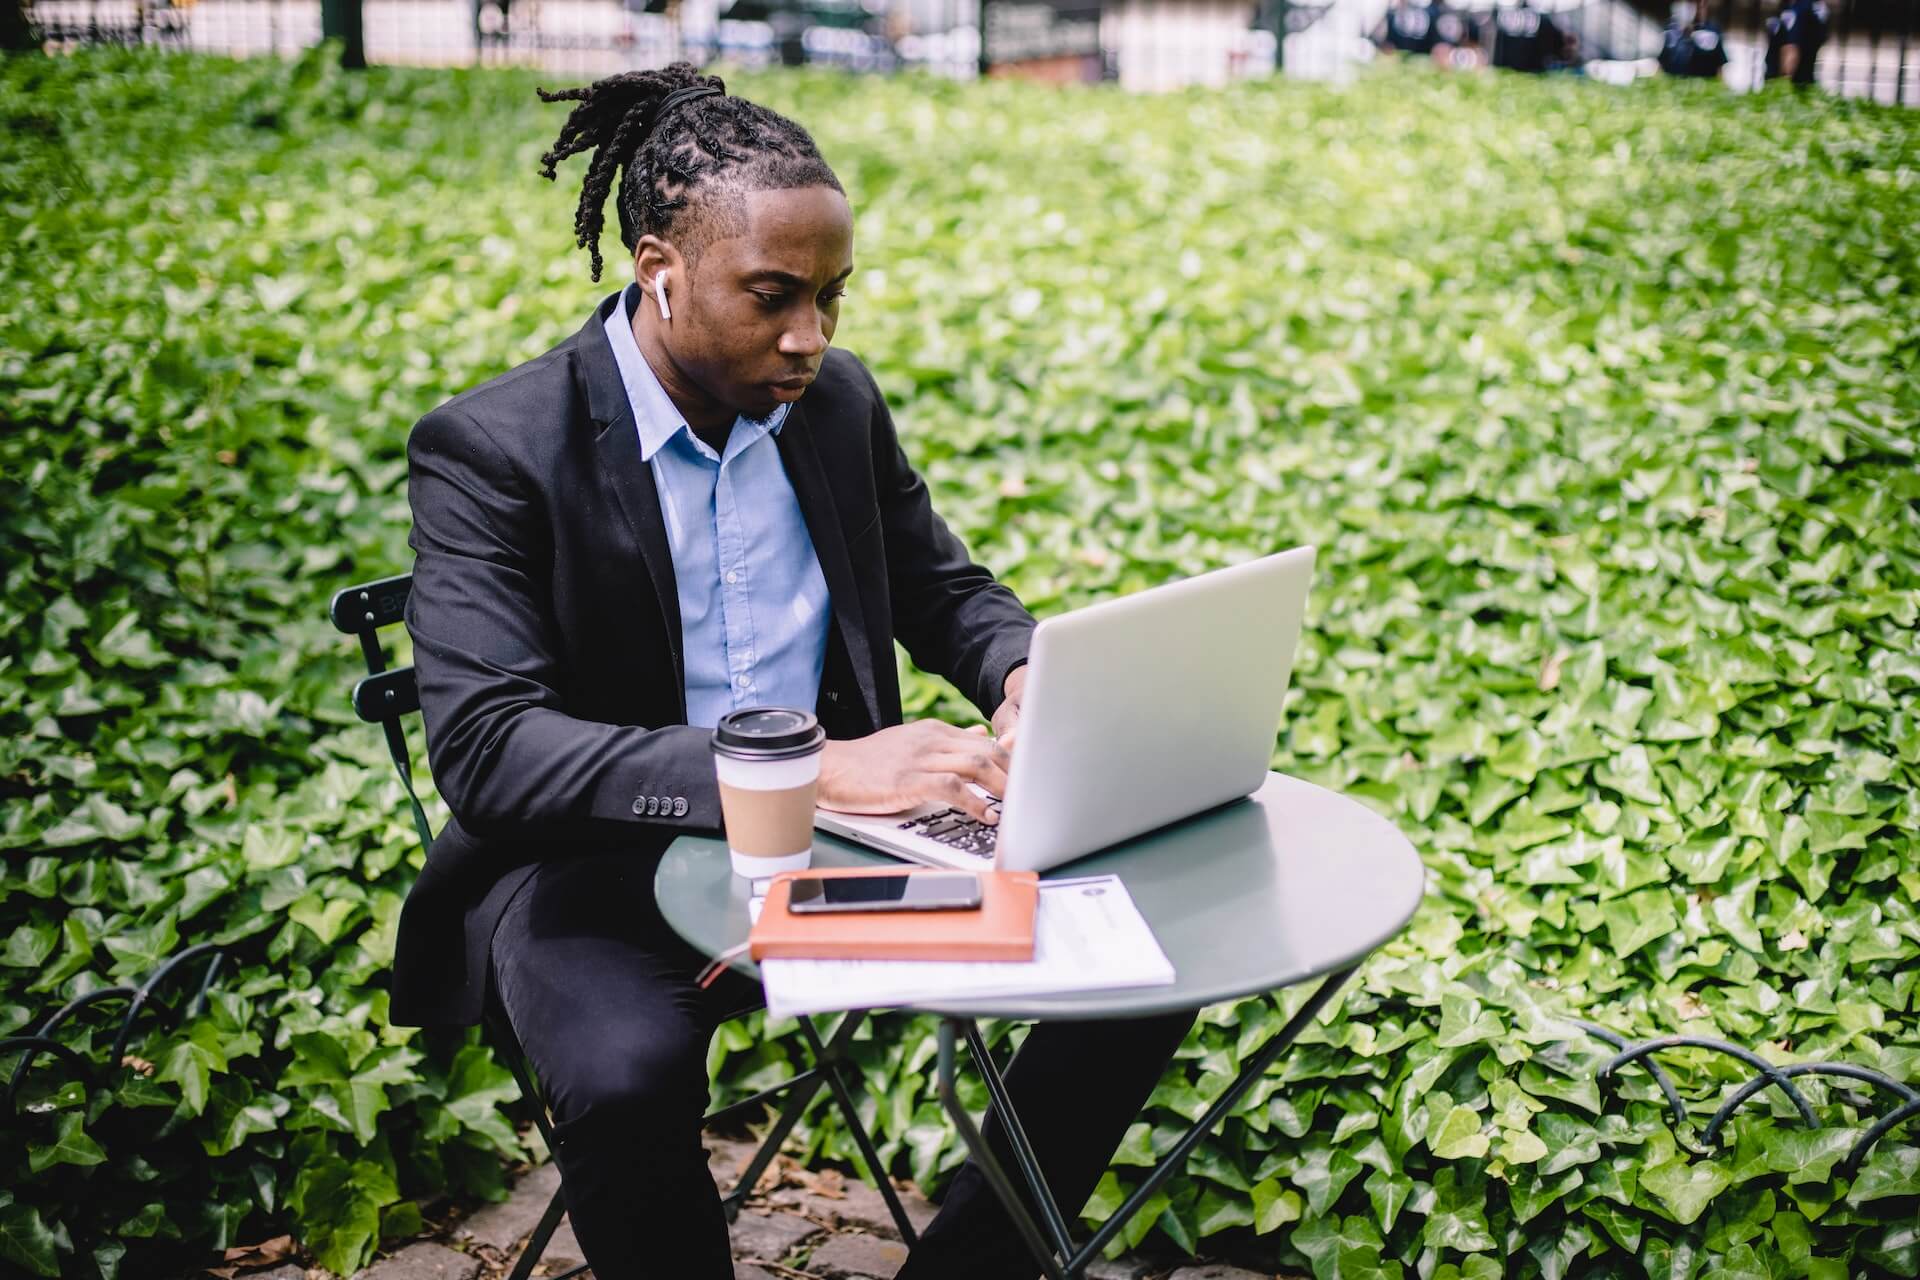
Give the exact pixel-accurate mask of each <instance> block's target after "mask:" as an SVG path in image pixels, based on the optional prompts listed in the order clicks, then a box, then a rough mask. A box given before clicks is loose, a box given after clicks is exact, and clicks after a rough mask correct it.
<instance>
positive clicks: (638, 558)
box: [390, 293, 1034, 1025]
mask: <svg viewBox="0 0 1920 1280" xmlns="http://www.w3.org/2000/svg"><path fill="white" fill-rule="evenodd" d="M619 304H620V295H619V294H617V293H616V294H612V295H610V296H609V297H607V298H606V299H604V300H603V301H602V302H601V304H600V305H599V307H598V308H596V309H595V311H594V314H593V316H592V317H591V318H590V319H589V320H588V321H587V323H586V324H585V325H583V326H582V327H581V329H580V331H579V332H577V333H575V334H574V335H573V336H572V337H571V338H568V339H567V340H566V341H565V342H562V343H561V344H560V345H559V346H557V347H555V348H553V350H551V351H549V352H547V353H546V354H545V355H542V356H540V357H538V358H537V359H534V360H531V361H529V362H528V363H526V364H523V365H521V366H519V367H518V368H515V369H513V370H510V371H509V372H507V373H505V374H502V375H501V376H500V377H498V378H495V379H493V380H492V381H490V382H487V383H484V384H482V385H481V386H478V387H475V388H473V389H472V390H470V391H467V392H464V393H462V394H460V395H458V396H455V397H454V398H453V399H452V400H449V401H448V402H447V403H446V404H443V405H441V406H440V407H439V408H437V409H435V410H433V411H432V412H431V413H429V414H428V415H427V416H426V417H424V418H422V419H421V420H420V422H419V423H418V424H417V425H416V426H415V427H414V429H413V434H412V436H411V437H410V438H409V440H408V445H407V457H408V463H409V468H410V470H409V480H408V498H409V501H410V502H411V504H412V507H413V535H412V545H413V549H414V552H415V556H416V559H415V562H414V580H413V593H412V596H411V598H410V599H409V601H408V603H407V628H408V630H409V631H410V632H411V633H412V635H413V641H414V663H415V666H416V668H417V670H418V674H419V682H420V700H421V710H422V712H423V714H424V717H425V720H426V730H427V753H428V758H429V759H430V760H431V762H432V765H433V776H434V781H435V783H436V785H437V786H438V788H439V790H440V795H441V797H442V798H443V799H444V800H445V801H446V802H447V806H448V808H449V809H451V810H452V813H453V820H452V821H451V822H450V823H448V824H447V827H446V829H445V830H444V831H442V832H441V833H440V836H439V838H438V839H436V840H435V841H434V843H433V848H432V850H431V851H430V852H429V853H428V855H427V860H426V865H425V867H424V868H423V869H422V870H421V873H420V876H419V878H418V879H417V880H416V882H415V884H414V886H413V889H412V891H411V893H409V894H408V897H407V902H406V907H405V909H404V910H403V911H402V913H401V917H400V930H399V938H398V948H397V952H396V954H395V958H394V979H393V994H392V1004H391V1009H390V1013H391V1016H392V1019H393V1021H394V1022H396V1023H399V1024H402V1025H433V1024H461V1023H470V1022H474V1021H477V1020H478V1019H479V1016H480V1012H481V1008H482V1001H483V999H484V997H485V994H486V983H487V979H488V971H489V970H488V948H489V946H490V943H491V940H492V936H493V929H494V925H495V924H496V922H497V921H498V919H499V916H500V913H501V911H502V910H503V909H504V908H505V906H506V903H507V901H508V900H509V899H510V898H511V897H512V895H513V892H514V890H516V889H517V888H519V886H520V884H521V883H522V882H523V881H524V880H525V879H526V877H527V876H528V875H529V874H530V873H531V871H532V868H533V867H534V865H535V864H537V863H538V862H540V861H541V860H543V859H547V858H555V857H564V856H569V855H573V854H579V853H587V852H593V853H604V852H608V851H616V850H617V851H621V852H623V853H626V854H629V855H631V856H632V857H633V858H635V859H643V860H645V861H646V863H647V865H648V866H649V867H650V866H651V865H652V863H653V861H654V860H656V859H657V858H658V856H659V855H660V854H661V853H662V852H663V851H664V850H665V849H666V847H667V845H668V844H669V843H670V842H671V841H672V840H673V838H674V837H675V836H677V835H679V834H681V833H682V832H688V831H698V832H708V833H711V832H713V831H716V830H718V829H719V828H720V797H719V790H718V784H717V783H716V781H715V779H714V770H713V763H712V759H711V757H710V755H709V752H708V746H707V738H708V730H706V729H701V728H693V727H689V726H688V725H687V723H686V714H687V712H686V680H685V671H684V663H683V658H682V654H681V651H680V639H681V637H680V610H679V595H678V590H677V588H676V586H675V583H674V576H673V560H672V556H671V554H670V553H669V551H668V547H667V538H666V532H665V527H664V524H663V522H662V518H661V514H660V503H659V498H658V496H657V494H656V492H655V489H654V483H653V473H652V468H651V467H649V466H648V465H647V464H646V463H645V462H644V461H642V460H641V457H640V442H639V438H638V433H637V431H636V428H635V424H634V420H633V413H632V409H631V407H630V406H629V404H628V402H627V393H626V389H625V387H624V386H623V384H622V382H621V379H620V372H619V367H618V366H617V365H616V364H615V363H614V358H613V351H612V348H611V347H610V346H609V345H608V343H607V339H606V335H605V332H604V331H603V329H602V324H603V323H604V320H605V317H606V316H607V315H608V314H610V313H611V312H612V311H613V309H614V308H615V307H616V306H618V305H619ZM788 415H789V416H788V418H787V422H786V425H785V426H784V427H782V428H781V430H780V432H779V433H778V434H777V435H776V436H775V437H774V438H775V439H776V440H777V441H778V448H779V451H780V459H781V462H782V463H783V464H784V465H785V467H786V472H787V478H788V480H789V481H790V482H791V483H792V485H793V491H794V495H795V497H796V498H798V500H799V504H800V510H801V513H802V515H803V516H804V518H805V520H806V525H807V531H808V533H809V534H810V535H811V537H812V540H813V546H814V551H815V554H816V555H817V556H818V557H819V560H820V569H821V572H822V574H823V575H824V576H825V578H826V582H827V589H828V594H829V596H830V599H831V606H832V614H833V625H832V627H831V629H830V632H829V637H828V644H827V653H826V663H825V669H824V672H823V674H822V677H821V685H820V698H819V704H818V713H819V716H820V720H821V723H822V724H823V725H824V726H825V727H826V730H827V732H828V734H829V735H831V736H833V737H837V738H850V737H859V736H861V735H864V734H868V733H871V732H873V731H874V730H876V729H878V728H881V727H883V726H886V725H890V724H897V723H899V721H900V719H901V711H900V688H899V681H898V677H897V674H896V670H895V665H894V658H893V642H894V640H895V639H896V638H898V639H899V640H900V641H902V642H903V643H904V644H905V645H906V648H907V651H908V652H909V653H910V654H911V655H912V656H913V660H914V661H915V662H916V663H917V664H918V665H919V666H920V667H922V668H923V669H925V670H928V671H932V672H936V673H938V674H940V675H943V676H946V677H947V678H948V679H950V680H952V681H953V682H954V684H955V685H956V686H958V688H959V689H960V690H961V692H963V693H964V694H966V695H967V696H968V697H969V698H971V699H972V700H973V702H974V704H975V705H976V706H978V707H979V708H980V709H981V710H982V711H983V712H986V713H987V714H991V713H992V712H993V710H994V708H995V707H996V706H998V704H999V702H1000V700H1001V696H1002V686H1003V684H1004V683H1005V680H1006V677H1007V674H1008V672H1010V671H1011V670H1013V668H1014V667H1016V666H1018V665H1019V664H1020V663H1021V662H1022V661H1024V660H1025V658H1026V654H1027V647H1028V644H1029V641H1030V637H1031V633H1032V630H1033V626H1034V622H1033V618H1032V617H1031V615H1029V614H1028V613H1027V611H1026V610H1025V609H1024V608H1023V607H1021V605H1020V602H1019V600H1018V599H1017V598H1015V596H1014V594H1013V593H1012V592H1011V591H1009V590H1008V589H1007V588H1006V587H1004V586H1002V585H1001V584H1000V583H998V582H996V581H995V580H994V578H993V575H992V574H990V573H988V572H987V571H986V570H985V569H983V568H981V567H980V566H978V565H976V564H974V563H973V562H972V561H971V560H970V559H969V558H968V556H967V552H966V548H965V547H963V546H962V545H961V543H960V541H959V539H957V538H956V537H954V535H953V534H952V533H951V532H949V531H948V529H947V526H946V524H945V523H944V522H943V521H942V520H941V519H940V517H939V516H937V515H936V514H934V510H933V506H932V503H931V502H930V501H929V500H928V496H927V489H926V486H925V484H923V483H922V482H921V479H920V477H919V476H918V475H917V474H916V473H915V472H914V470H913V468H912V466H911V465H909V463H908V462H907V459H906V456H905V455H904V454H903V453H902V452H901V450H900V445H899V442H898V440H897V439H896V438H895V435H894V427H893V420H892V418H891V416H890V415H889V414H888V412H887V406H886V401H885V400H884V399H883V398H882V397H881V395H880V391H879V389H878V388H877V387H876V386H875V385H874V382H873V378H872V376H871V375H869V374H868V372H867V370H866V368H865V367H864V366H863V365H861V363H860V362H859V361H858V360H857V359H855V358H854V357H853V356H851V355H848V354H846V353H845V352H842V351H837V350H836V351H829V352H828V353H827V357H826V361H825V363H824V365H823V366H822V367H821V370H820V374H819V377H818V378H817V379H816V380H815V382H814V384H813V386H812V387H811V388H809V389H808V391H807V393H806V395H805V396H804V397H802V398H801V399H800V400H799V401H798V402H796V403H795V404H794V406H793V408H792V409H791V410H789V411H788Z"/></svg>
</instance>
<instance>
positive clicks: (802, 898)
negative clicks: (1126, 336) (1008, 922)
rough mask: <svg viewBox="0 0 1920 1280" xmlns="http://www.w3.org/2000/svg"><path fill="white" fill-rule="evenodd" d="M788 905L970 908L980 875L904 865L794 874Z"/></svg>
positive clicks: (808, 909)
mask: <svg viewBox="0 0 1920 1280" xmlns="http://www.w3.org/2000/svg"><path fill="white" fill-rule="evenodd" d="M788 892H789V894H790V895H791V896H790V897H789V898H788V905H789V907H790V908H791V909H792V910H793V911H794V912H795V913H796V914H799V915H811V914H814V913H816V912H824V911H972V910H977V909H978V908H979V906H980V877H979V875H978V874H976V873H975V872H972V871H904V872H901V873H900V874H899V875H890V876H845V877H842V876H795V877H794V878H793V880H792V882H791V883H790V885H789V889H788Z"/></svg>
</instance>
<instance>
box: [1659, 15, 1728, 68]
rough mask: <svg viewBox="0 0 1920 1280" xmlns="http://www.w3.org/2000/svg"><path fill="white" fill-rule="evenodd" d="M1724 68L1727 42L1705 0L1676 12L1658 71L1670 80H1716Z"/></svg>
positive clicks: (1661, 50) (1663, 44) (1663, 46)
mask: <svg viewBox="0 0 1920 1280" xmlns="http://www.w3.org/2000/svg"><path fill="white" fill-rule="evenodd" d="M1726 65H1727V41H1726V37H1725V35H1724V34H1723V33H1722V32H1721V30H1720V28H1719V26H1718V25H1717V24H1715V22H1714V21H1713V18H1712V17H1711V16H1710V15H1709V13H1708V6H1707V0H1695V3H1693V4H1690V5H1686V6H1684V7H1683V8H1681V9H1680V10H1679V12H1676V13H1675V14H1674V16H1673V21H1672V22H1670V23H1668V24H1667V34H1666V38H1665V39H1664V40H1663V41H1662V43H1661V46H1660V69H1661V70H1662V71H1664V72H1666V73H1667V74H1668V75H1670V76H1688V77H1694V78H1698V79H1706V78H1708V77H1718V76H1719V74H1720V70H1721V68H1722V67H1725V66H1726Z"/></svg>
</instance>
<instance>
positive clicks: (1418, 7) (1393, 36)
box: [1373, 0, 1433, 56]
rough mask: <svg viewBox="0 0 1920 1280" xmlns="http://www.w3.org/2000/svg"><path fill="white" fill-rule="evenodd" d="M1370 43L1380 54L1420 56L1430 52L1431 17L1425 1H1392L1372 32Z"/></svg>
mask: <svg viewBox="0 0 1920 1280" xmlns="http://www.w3.org/2000/svg"><path fill="white" fill-rule="evenodd" d="M1373 43H1374V45H1375V47H1376V48H1378V49H1379V50H1380V52H1382V53H1404V54H1409V55H1415V56H1418V55H1422V54H1429V53H1432V52H1433V14H1432V12H1431V11H1430V10H1429V9H1428V8H1427V5H1426V3H1425V0H1421V3H1418V4H1416V3H1414V0H1394V2H1393V3H1392V4H1390V5H1388V6H1387V12H1386V13H1385V15H1384V16H1382V17H1381V19H1380V23H1379V25H1378V26H1376V27H1375V28H1374V29H1373Z"/></svg>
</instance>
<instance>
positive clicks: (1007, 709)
mask: <svg viewBox="0 0 1920 1280" xmlns="http://www.w3.org/2000/svg"><path fill="white" fill-rule="evenodd" d="M1004 691H1005V693H1006V697H1005V699H1004V700H1003V701H1002V702H1001V703H1000V706H999V707H998V709H996V710H995V711H994V713H993V736H994V737H995V738H996V739H997V740H998V741H999V743H1000V746H1001V748H1002V749H1004V750H1007V751H1011V750H1013V734H1014V729H1015V727H1016V726H1018V725H1019V723H1020V700H1021V698H1023V697H1024V696H1025V695H1026V692H1027V668H1026V665H1025V664H1024V663H1023V664H1021V665H1020V666H1017V667H1015V668H1014V669H1013V670H1011V671H1009V672H1007V683H1006V685H1005V686H1004Z"/></svg>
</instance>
